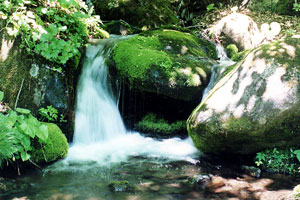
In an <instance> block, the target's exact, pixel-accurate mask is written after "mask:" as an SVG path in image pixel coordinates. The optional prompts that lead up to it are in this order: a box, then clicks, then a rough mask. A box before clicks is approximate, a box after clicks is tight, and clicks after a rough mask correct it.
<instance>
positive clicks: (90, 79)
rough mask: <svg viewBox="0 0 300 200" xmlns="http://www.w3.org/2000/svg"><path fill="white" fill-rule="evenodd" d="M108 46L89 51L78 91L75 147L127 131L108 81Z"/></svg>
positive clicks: (95, 47) (93, 48)
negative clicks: (106, 57) (106, 62)
mask: <svg viewBox="0 0 300 200" xmlns="http://www.w3.org/2000/svg"><path fill="white" fill-rule="evenodd" d="M108 44H110V43H109V42H107V41H106V43H105V42H104V44H99V45H98V46H89V48H88V49H87V52H86V59H85V62H84V65H83V70H82V74H81V77H80V80H79V85H78V91H77V104H76V115H75V133H74V145H76V144H82V143H84V144H90V143H95V142H100V141H105V140H108V139H109V138H114V137H116V136H117V135H121V134H125V132H126V131H125V126H124V124H123V121H122V118H121V115H120V113H119V111H118V108H117V106H116V100H115V99H114V98H113V96H112V91H111V86H110V83H109V82H108V80H107V66H106V65H105V56H106V55H105V54H108V53H109V52H105V50H106V49H105V48H107V47H106V45H108Z"/></svg>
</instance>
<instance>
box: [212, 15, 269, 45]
mask: <svg viewBox="0 0 300 200" xmlns="http://www.w3.org/2000/svg"><path fill="white" fill-rule="evenodd" d="M209 31H210V32H211V33H212V34H214V35H215V36H216V37H218V38H220V39H221V40H222V41H223V44H224V45H225V46H226V45H229V44H235V45H237V47H238V48H239V50H246V49H251V48H255V47H258V46H259V45H260V44H261V42H262V40H263V39H264V35H263V34H261V32H260V30H259V28H258V26H257V24H256V23H255V22H254V21H253V20H252V19H251V18H250V17H248V16H247V15H244V14H240V13H233V14H230V15H228V16H226V17H224V18H222V19H221V20H220V21H218V22H217V23H216V24H215V25H213V26H212V27H211V28H210V29H209Z"/></svg>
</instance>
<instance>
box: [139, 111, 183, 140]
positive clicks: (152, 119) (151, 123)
mask: <svg viewBox="0 0 300 200" xmlns="http://www.w3.org/2000/svg"><path fill="white" fill-rule="evenodd" d="M136 129H137V130H139V131H142V132H146V133H156V134H162V135H168V134H174V133H185V132H186V122H185V121H176V122H173V123H169V122H168V121H166V120H165V119H162V118H158V117H157V116H156V115H155V114H153V113H149V114H147V115H146V116H145V117H144V118H143V119H142V120H141V121H140V122H138V123H137V124H136Z"/></svg>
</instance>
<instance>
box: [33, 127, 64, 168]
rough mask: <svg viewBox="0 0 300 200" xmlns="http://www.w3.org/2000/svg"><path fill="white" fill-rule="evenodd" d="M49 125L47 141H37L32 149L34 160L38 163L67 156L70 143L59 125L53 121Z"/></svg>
mask: <svg viewBox="0 0 300 200" xmlns="http://www.w3.org/2000/svg"><path fill="white" fill-rule="evenodd" d="M45 124H47V125H48V134H49V135H48V139H47V141H46V142H45V143H36V144H35V145H34V148H33V151H32V160H33V161H34V162H36V163H44V162H52V161H55V160H58V159H61V158H65V157H66V156H67V154H68V149H69V145H68V142H67V139H66V137H65V135H64V134H63V133H62V132H61V130H60V129H59V127H58V126H57V125H55V124H52V123H45Z"/></svg>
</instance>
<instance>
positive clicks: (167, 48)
mask: <svg viewBox="0 0 300 200" xmlns="http://www.w3.org/2000/svg"><path fill="white" fill-rule="evenodd" d="M214 59H217V52H216V48H215V46H214V45H213V44H212V43H210V42H209V41H207V40H203V39H200V38H198V37H196V36H194V35H192V34H190V33H186V32H180V31H177V30H170V29H161V30H152V31H148V32H145V33H142V34H139V35H136V36H133V37H131V38H130V39H127V40H123V41H121V42H119V43H118V44H117V45H116V46H115V47H114V49H113V51H112V54H111V57H110V60H109V61H108V62H107V63H108V65H109V68H110V72H111V74H112V75H115V76H117V78H118V79H121V80H124V82H125V83H126V84H127V85H129V87H131V88H135V89H138V90H139V91H144V92H152V93H156V94H162V95H165V96H168V97H171V98H174V99H180V100H185V101H191V100H195V99H199V98H200V97H201V94H202V91H203V89H204V88H205V87H206V85H207V84H208V81H209V76H210V70H211V67H212V66H213V65H214V64H215V61H214Z"/></svg>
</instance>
